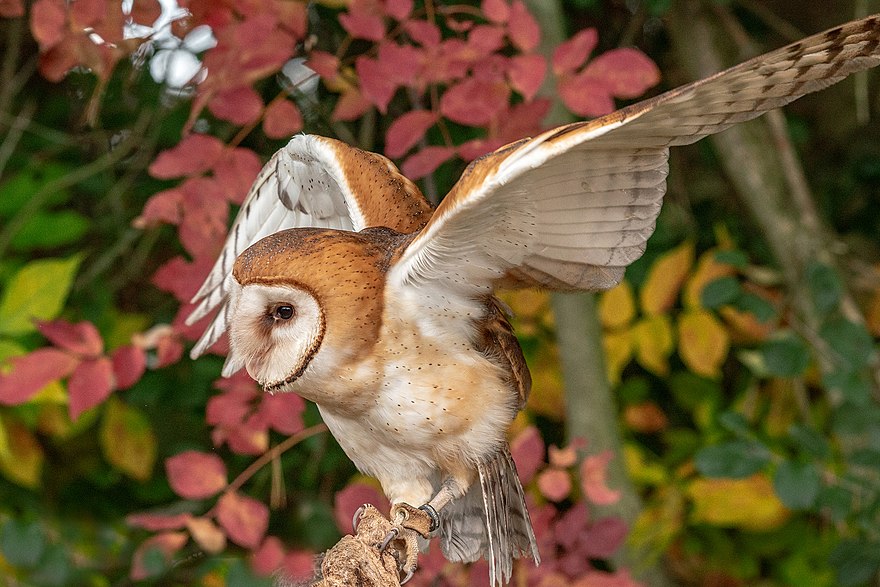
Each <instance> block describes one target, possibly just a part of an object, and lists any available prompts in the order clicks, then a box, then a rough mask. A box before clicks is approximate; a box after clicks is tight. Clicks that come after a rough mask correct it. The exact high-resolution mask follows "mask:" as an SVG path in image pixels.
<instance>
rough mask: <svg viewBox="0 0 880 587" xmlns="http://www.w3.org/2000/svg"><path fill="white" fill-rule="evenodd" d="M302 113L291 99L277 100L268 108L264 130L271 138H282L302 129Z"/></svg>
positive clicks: (264, 120) (264, 119)
mask: <svg viewBox="0 0 880 587" xmlns="http://www.w3.org/2000/svg"><path fill="white" fill-rule="evenodd" d="M302 127H303V119H302V114H300V112H299V108H297V107H296V104H294V103H293V102H291V101H290V100H275V101H273V102H272V103H271V104H269V107H268V108H266V113H265V117H264V118H263V132H265V133H266V136H267V137H269V138H270V139H281V138H285V137H289V136H291V135H292V134H294V133H296V132H298V131H300V130H302Z"/></svg>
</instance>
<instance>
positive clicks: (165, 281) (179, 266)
mask: <svg viewBox="0 0 880 587" xmlns="http://www.w3.org/2000/svg"><path fill="white" fill-rule="evenodd" d="M212 264H213V259H211V258H210V257H207V256H205V257H203V258H202V259H200V260H199V261H197V262H195V263H191V262H189V261H187V260H186V259H184V258H183V257H181V256H177V257H173V258H172V259H171V260H170V261H168V262H167V263H165V264H164V265H162V266H161V267H159V269H158V270H157V271H156V272H155V273H154V274H153V276H152V277H151V279H150V280H151V281H152V282H153V284H154V285H155V286H156V287H158V288H159V289H161V290H163V291H167V292H169V293H171V294H173V295H174V297H175V298H177V300H178V301H180V302H188V301H189V300H190V299H191V298H192V297H193V295H194V294H195V293H196V292H197V291H198V289H199V287H200V286H201V284H202V281H204V279H205V276H206V275H207V274H208V271H209V270H210V269H211V265H212Z"/></svg>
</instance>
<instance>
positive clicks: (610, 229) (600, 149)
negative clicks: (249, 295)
mask: <svg viewBox="0 0 880 587" xmlns="http://www.w3.org/2000/svg"><path fill="white" fill-rule="evenodd" d="M878 63H880V16H876V15H875V16H872V17H868V18H865V19H862V20H858V21H854V22H850V23H848V24H845V25H842V26H839V27H836V28H834V29H831V30H829V31H826V32H824V33H820V34H817V35H813V36H811V37H807V38H806V39H803V40H801V41H799V42H797V43H793V44H791V45H788V46H787V47H783V48H781V49H778V50H776V51H772V52H770V53H767V54H765V55H762V56H759V57H756V58H754V59H751V60H749V61H746V62H744V63H742V64H740V65H737V66H735V67H732V68H730V69H727V70H725V71H722V72H720V73H717V74H715V75H713V76H710V77H708V78H706V79H703V80H700V81H697V82H694V83H691V84H688V85H685V86H682V87H680V88H677V89H674V90H671V91H669V92H667V93H665V94H662V95H660V96H657V97H655V98H651V99H648V100H645V101H642V102H639V103H637V104H634V105H632V106H629V107H626V108H623V109H622V110H619V111H617V112H614V113H612V114H609V115H607V116H604V117H601V118H597V119H595V120H589V121H584V122H577V123H573V124H569V125H566V126H562V127H559V128H556V129H552V130H549V131H547V132H545V133H543V134H540V135H538V136H537V137H535V138H533V139H530V140H524V141H519V142H517V143H514V144H512V145H509V146H508V147H503V148H501V149H499V150H498V151H496V152H494V153H491V154H489V155H486V156H485V157H483V158H481V159H478V160H476V161H474V162H473V163H472V164H471V165H470V166H469V167H468V169H467V170H466V171H465V173H464V174H463V175H462V178H461V179H460V180H459V182H458V183H457V184H456V185H455V186H454V187H453V188H452V190H451V191H450V193H449V194H448V195H447V196H446V198H445V199H444V200H443V201H442V203H441V204H440V206H438V208H437V211H436V212H435V214H434V216H433V217H432V218H431V220H430V222H429V223H428V224H427V225H426V226H425V228H424V229H423V230H422V231H421V233H420V234H419V235H418V236H417V237H416V238H415V239H414V240H413V241H412V243H411V245H410V247H409V248H408V249H407V250H406V251H405V252H404V254H403V255H402V256H401V258H400V262H399V263H398V266H397V267H396V268H395V278H396V281H397V283H398V284H400V285H406V286H418V285H419V284H420V283H423V282H425V281H428V280H444V281H446V282H447V284H448V285H452V286H453V287H458V286H459V285H460V282H461V281H462V279H461V277H460V276H459V275H460V274H461V273H462V270H464V271H465V273H466V274H465V278H466V279H465V280H469V281H470V282H471V284H472V286H471V290H472V291H474V290H475V291H487V290H491V289H492V287H497V286H501V285H503V286H505V287H527V286H542V287H546V288H550V289H562V290H599V289H606V288H609V287H612V286H614V285H616V284H617V283H618V282H619V281H620V279H621V278H622V276H623V272H624V269H625V268H626V266H627V265H629V264H630V263H632V262H633V261H634V260H635V259H637V258H638V257H639V256H641V254H642V253H643V252H644V248H645V243H646V241H647V239H648V237H649V236H650V235H651V234H652V232H653V230H654V223H655V221H656V218H657V215H658V214H659V211H660V203H661V200H662V198H663V195H664V193H665V191H666V174H667V169H668V167H667V158H668V149H669V147H671V146H675V145H684V144H688V143H693V142H695V141H698V140H699V139H701V138H703V137H705V136H708V135H710V134H713V133H717V132H720V131H722V130H724V129H726V128H728V127H730V126H732V125H734V124H736V123H738V122H743V121H745V120H750V119H752V118H755V117H757V116H760V115H761V114H762V113H764V112H766V111H768V110H771V109H773V108H778V107H779V106H782V105H785V104H787V103H789V102H791V101H792V100H795V99H797V98H798V97H800V96H802V95H804V94H807V93H810V92H814V91H817V90H820V89H822V88H825V87H827V86H829V85H831V84H833V83H836V82H838V81H840V80H841V79H843V78H844V77H846V76H848V75H850V74H852V73H854V72H856V71H861V70H864V69H867V68H870V67H874V66H876V65H878ZM454 243H460V244H461V245H463V246H464V247H465V248H466V252H465V251H462V250H461V246H459V247H455V246H454ZM462 255H468V257H469V260H470V265H469V266H467V267H464V268H462V267H461V258H462Z"/></svg>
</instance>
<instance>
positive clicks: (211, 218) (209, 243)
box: [177, 177, 229, 301]
mask: <svg viewBox="0 0 880 587" xmlns="http://www.w3.org/2000/svg"><path fill="white" fill-rule="evenodd" d="M180 188H181V191H182V192H183V218H182V219H181V222H180V224H179V225H178V229H177V232H178V236H179V237H180V244H182V245H183V246H184V248H185V249H186V250H187V251H188V252H189V253H190V254H191V255H192V256H193V257H195V258H196V259H199V258H207V257H216V255H217V253H219V251H220V247H221V246H222V244H223V240H224V238H225V237H226V221H227V217H228V215H229V207H228V206H227V205H226V193H225V190H224V187H223V186H222V185H221V183H220V181H219V180H218V179H217V178H212V177H191V178H189V179H187V180H186V181H185V182H184V183H183V184H181V186H180ZM181 301H184V300H181Z"/></svg>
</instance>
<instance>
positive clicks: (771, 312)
mask: <svg viewBox="0 0 880 587" xmlns="http://www.w3.org/2000/svg"><path fill="white" fill-rule="evenodd" d="M734 307H736V309H737V310H740V311H742V312H748V313H750V314H753V315H754V316H755V318H757V319H758V322H761V323H762V324H764V323H767V322H769V321H770V320H773V319H774V318H775V317H776V308H774V307H773V304H771V303H770V302H768V301H767V300H765V299H764V298H762V297H761V296H758V295H755V294H753V293H749V292H743V294H742V295H741V296H739V297H738V298H737V299H736V302H735V303H734Z"/></svg>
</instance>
